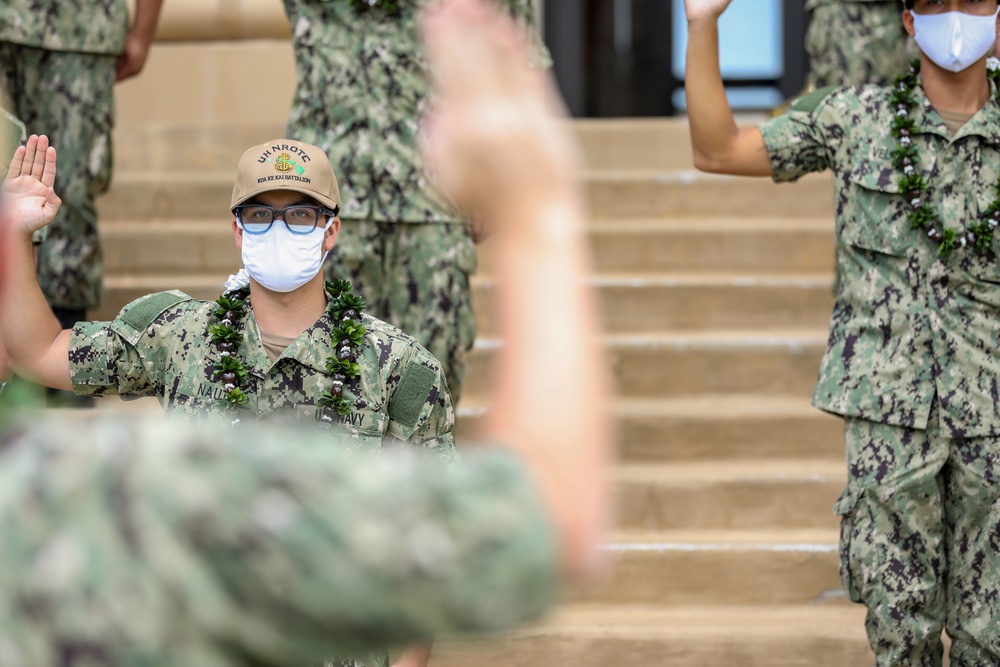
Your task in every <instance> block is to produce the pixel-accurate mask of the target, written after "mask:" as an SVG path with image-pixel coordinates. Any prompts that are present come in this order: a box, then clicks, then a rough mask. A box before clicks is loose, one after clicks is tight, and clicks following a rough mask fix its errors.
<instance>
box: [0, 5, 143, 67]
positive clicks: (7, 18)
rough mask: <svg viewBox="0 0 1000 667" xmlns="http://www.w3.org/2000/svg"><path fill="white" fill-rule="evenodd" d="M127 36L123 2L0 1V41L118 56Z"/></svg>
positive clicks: (126, 15) (125, 10) (56, 49)
mask: <svg viewBox="0 0 1000 667" xmlns="http://www.w3.org/2000/svg"><path fill="white" fill-rule="evenodd" d="M127 33H128V8H127V7H126V5H125V0H0V42H13V43H14V44H23V45H25V46H35V47H38V48H43V49H49V50H50V51H77V52H82V53H104V54H108V55H118V54H119V53H121V52H122V49H123V48H124V46H125V35H126V34H127Z"/></svg>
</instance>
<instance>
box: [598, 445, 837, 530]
mask: <svg viewBox="0 0 1000 667" xmlns="http://www.w3.org/2000/svg"><path fill="white" fill-rule="evenodd" d="M846 478H847V474H846V470H845V465H844V463H843V462H842V461H840V460H837V459H831V460H829V461H821V460H813V461H809V460H806V461H801V460H792V461H781V460H774V459H769V460H764V461H753V460H738V459H737V460H733V461H726V462H718V461H692V462H684V463H677V462H674V463H669V464H651V463H625V464H621V465H619V466H618V469H617V470H616V471H615V477H614V479H615V481H616V488H617V507H618V521H617V524H618V525H619V526H621V527H624V528H641V529H645V530H672V529H694V528H712V529H737V528H740V529H750V528H754V529H763V528H767V527H772V528H779V529H781V528H789V529H791V528H803V529H805V528H817V529H821V528H827V529H831V530H832V529H835V528H836V527H837V522H836V519H835V517H834V515H833V513H832V511H831V509H830V508H831V507H832V506H833V502H834V501H835V500H836V499H837V496H838V495H839V494H840V491H841V489H843V487H844V484H845V482H846Z"/></svg>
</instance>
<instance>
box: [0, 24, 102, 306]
mask: <svg viewBox="0 0 1000 667" xmlns="http://www.w3.org/2000/svg"><path fill="white" fill-rule="evenodd" d="M114 81H115V56H111V55H97V54H89V53H68V52H60V51H49V50H46V49H38V48H33V47H28V46H21V45H19V44H11V43H8V42H0V87H2V88H4V89H5V90H6V91H7V94H8V96H9V99H10V103H11V106H12V109H11V110H12V111H13V113H14V114H15V115H16V116H18V117H19V118H20V119H21V120H22V121H24V124H25V126H26V127H27V130H28V133H29V134H46V135H48V137H49V139H50V140H51V143H52V145H53V146H55V147H56V150H57V151H58V154H59V172H58V175H57V176H56V184H55V190H56V193H57V194H58V195H59V196H60V197H61V198H62V202H63V203H62V207H61V208H60V209H59V214H58V215H57V216H56V219H55V220H54V221H53V222H52V224H51V225H49V227H48V230H49V231H48V235H47V237H46V238H45V241H44V242H43V243H42V244H41V246H40V247H39V252H38V282H39V283H40V284H41V286H42V291H43V292H44V293H45V296H46V298H47V299H48V302H49V304H50V305H52V306H53V307H58V308H66V309H70V310H86V309H88V308H96V307H97V306H98V305H99V304H100V301H101V290H102V285H101V274H102V268H103V258H102V255H101V246H100V242H99V239H98V235H97V207H96V205H95V203H94V200H95V198H96V197H97V195H99V194H100V193H102V192H104V191H105V190H107V188H108V185H109V183H110V180H111V128H112V125H113V123H114V97H113V88H114Z"/></svg>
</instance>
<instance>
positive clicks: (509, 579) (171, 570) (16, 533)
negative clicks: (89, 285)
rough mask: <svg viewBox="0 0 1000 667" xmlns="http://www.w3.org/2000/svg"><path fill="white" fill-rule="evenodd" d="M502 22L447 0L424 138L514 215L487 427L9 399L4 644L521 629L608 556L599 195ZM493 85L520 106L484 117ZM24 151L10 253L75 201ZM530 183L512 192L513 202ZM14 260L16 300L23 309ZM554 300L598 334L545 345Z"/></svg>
mask: <svg viewBox="0 0 1000 667" xmlns="http://www.w3.org/2000/svg"><path fill="white" fill-rule="evenodd" d="M505 23H506V22H505V21H503V20H502V19H501V18H500V17H497V16H495V15H491V13H490V12H489V11H488V8H487V7H484V6H482V5H481V3H477V2H474V1H473V0H445V1H444V2H443V3H442V10H441V11H440V12H438V13H437V14H436V15H435V16H433V17H431V19H430V20H429V21H428V32H429V35H428V39H429V40H431V57H432V59H433V61H434V62H435V63H438V64H439V65H440V67H441V73H442V77H441V85H442V107H441V109H439V111H438V113H440V114H441V117H442V120H443V121H444V123H443V125H442V128H445V129H444V130H443V132H442V134H441V135H439V136H441V137H442V138H443V140H444V141H443V144H442V145H441V146H440V147H439V149H438V151H437V152H436V153H435V154H433V155H431V156H430V163H431V164H433V165H437V166H438V167H439V168H440V169H441V170H442V172H443V174H444V175H445V178H444V182H445V183H446V184H447V187H448V191H449V192H451V193H452V194H453V195H454V196H455V197H456V199H457V200H458V201H461V202H463V203H465V204H468V205H474V206H476V207H477V210H481V211H483V215H484V218H485V219H486V220H487V221H489V222H491V223H493V224H496V225H497V230H498V239H497V240H498V242H499V250H500V251H501V253H502V256H503V257H504V259H505V260H506V261H505V262H504V263H503V264H502V266H501V267H500V270H501V277H502V278H504V280H503V281H502V283H501V284H500V285H499V287H498V288H499V289H500V290H501V291H502V292H503V294H502V296H503V299H501V301H500V303H501V304H502V306H503V313H502V314H503V315H504V317H503V318H502V320H501V324H502V329H503V330H502V335H503V336H504V338H505V340H506V342H507V348H508V349H509V351H510V354H511V356H510V358H509V360H508V362H509V363H507V364H506V365H505V366H504V367H503V370H502V372H501V376H502V377H501V382H500V383H499V384H498V385H497V387H498V390H497V392H498V393H497V396H496V403H495V406H496V407H495V410H494V412H493V416H494V417H495V419H496V421H495V422H494V424H493V426H492V427H491V428H490V429H489V432H488V433H487V436H488V439H489V440H490V441H491V442H492V443H493V445H492V446H489V447H482V448H478V449H477V450H476V451H473V452H470V453H469V455H468V456H467V457H466V459H465V461H464V463H463V465H461V466H454V467H447V468H444V469H442V468H440V466H438V465H437V464H436V462H435V461H432V460H428V459H427V458H426V457H413V456H410V457H403V456H402V455H401V454H402V453H400V452H394V453H388V454H386V455H385V456H383V457H377V458H372V457H367V456H358V455H357V454H354V453H352V452H351V451H350V450H348V449H345V448H339V447H330V446H329V437H328V436H327V435H326V434H323V433H321V432H319V431H317V430H316V429H303V430H297V429H289V428H287V427H283V428H281V429H280V430H278V431H275V430H272V429H269V428H267V425H264V426H262V427H261V428H255V429H238V430H237V429H232V428H227V427H223V428H218V427H217V426H216V425H213V424H207V425H192V424H186V423H184V422H178V423H176V424H175V425H174V427H173V428H171V429H165V428H163V426H162V423H159V422H158V421H151V420H149V419H148V418H144V417H136V416H134V415H118V416H112V417H111V418H108V416H107V415H104V418H103V419H102V418H94V415H93V413H92V414H91V415H89V416H88V417H82V416H73V417H67V416H60V415H58V414H55V415H53V414H52V413H49V414H47V415H45V416H44V418H39V417H40V415H37V414H36V413H34V412H32V411H26V410H24V409H23V408H17V409H16V411H13V412H9V413H7V414H6V415H4V416H2V417H0V424H2V425H0V521H2V522H3V525H4V526H6V527H8V528H9V529H8V530H5V531H3V533H2V535H0V562H2V563H3V568H0V662H2V664H3V665H5V667H36V666H37V665H54V664H82V663H84V662H86V663H88V664H89V663H95V664H96V663H101V664H110V665H124V664H143V665H147V666H149V667H160V666H164V667H165V666H166V665H192V666H194V665H198V666H202V667H238V666H243V665H247V664H260V665H262V664H269V665H275V666H276V667H277V666H279V665H280V666H288V667H293V666H301V665H305V664H310V663H311V662H313V661H315V660H316V659H317V658H318V657H319V656H323V655H328V654H330V653H344V652H351V651H363V650H366V649H368V648H370V647H371V646H373V645H375V646H377V645H385V644H400V643H405V642H410V641H413V640H414V639H418V638H421V637H425V636H429V635H433V634H448V633H462V634H467V633H477V632H495V631H498V630H502V629H506V628H510V627H511V626H513V625H515V624H518V623H522V622H525V621H528V620H531V619H534V618H536V617H537V616H538V615H539V614H541V613H542V612H543V611H544V610H545V609H546V608H547V607H548V606H550V605H551V603H552V601H553V600H554V593H555V591H556V590H557V587H558V584H559V583H560V580H570V579H574V578H579V577H582V576H584V575H586V574H587V573H590V572H592V570H593V567H594V565H595V563H596V560H595V559H596V557H597V556H598V555H599V554H600V551H599V550H598V548H597V545H598V543H599V537H600V534H601V531H602V527H603V525H604V523H605V519H604V517H605V516H606V515H607V506H606V505H607V502H608V499H609V495H610V494H609V488H610V487H609V485H608V465H607V461H608V458H609V455H610V453H611V451H612V447H611V438H610V436H609V427H610V424H609V417H608V396H607V393H606V387H607V373H608V371H607V368H606V367H605V365H604V363H603V359H602V357H601V355H600V354H599V349H600V347H599V344H598V341H597V336H598V333H597V331H598V327H597V325H596V322H595V321H594V318H593V313H594V306H593V303H592V300H593V295H592V294H590V293H589V292H588V291H586V289H585V288H584V287H583V280H582V277H583V267H584V266H586V258H585V254H586V247H585V245H584V244H583V243H582V242H581V241H580V237H581V236H582V233H581V232H582V229H583V226H584V218H583V216H582V214H581V210H582V205H581V199H582V197H581V193H580V192H579V189H578V187H577V186H576V184H575V183H574V181H573V175H574V172H575V168H576V165H575V163H574V160H573V151H572V150H571V149H570V148H569V139H570V137H569V135H568V133H567V132H566V131H565V128H564V127H562V126H561V124H560V123H558V122H557V121H558V120H559V118H556V117H552V116H549V115H547V114H546V113H545V110H546V101H547V98H543V97H542V95H543V94H548V95H554V94H555V93H554V87H553V86H552V85H551V83H549V85H547V86H545V87H544V88H543V87H541V86H538V81H537V78H536V77H534V76H527V74H526V73H525V72H524V70H523V69H522V68H521V67H519V66H518V64H519V63H520V62H521V60H522V57H521V56H522V53H521V52H520V50H519V49H518V48H517V47H516V45H515V44H514V43H513V42H512V40H511V38H510V35H511V31H512V29H511V28H510V27H509V26H507V25H505ZM459 62H461V63H462V65H466V64H470V65H472V70H469V69H466V68H464V67H461V66H458V63H459ZM458 91H463V92H462V94H456V93H457V92H458ZM483 104H485V105H488V106H489V107H490V108H494V109H500V110H505V111H506V113H502V114H501V115H500V116H499V117H498V118H496V119H493V120H491V121H489V122H486V123H484V122H483V120H482V118H481V114H479V113H478V109H481V108H482V106H481V105H483ZM512 117H516V118H517V119H518V123H517V127H516V128H515V127H513V126H511V125H509V123H508V122H507V121H505V120H503V119H504V118H512ZM35 146H36V147H37V144H35ZM20 156H21V158H22V159H23V158H24V157H26V151H25V149H21V152H20ZM482 156H487V157H486V159H485V160H482ZM523 159H527V160H528V163H527V164H525V165H524V166H523V168H517V169H516V171H515V172H513V173H512V172H511V169H514V168H516V167H518V166H519V164H518V163H519V161H521V160H523ZM15 160H17V156H15ZM29 164H30V165H31V166H30V168H26V169H24V170H23V171H24V173H22V175H21V176H19V177H17V178H16V179H12V180H8V181H7V182H6V183H5V184H4V194H3V196H2V198H0V266H11V264H14V265H15V268H16V269H17V270H19V271H24V270H25V269H26V267H25V266H23V265H18V262H19V260H18V258H17V255H19V254H21V253H20V252H16V253H14V256H13V257H10V258H8V257H7V252H6V251H7V250H12V248H10V243H8V242H7V241H10V242H14V243H18V244H23V243H24V242H25V239H24V238H22V237H23V236H24V234H25V233H27V232H30V230H31V229H32V228H34V227H36V226H38V225H40V224H44V222H45V220H46V219H51V216H52V214H53V213H54V211H55V209H56V208H57V207H58V198H57V197H56V196H55V194H54V192H53V191H52V189H51V186H52V183H53V180H54V174H53V170H54V167H55V155H54V152H53V151H51V150H50V151H48V152H47V153H46V156H45V160H39V161H38V162H34V161H29ZM472 164H476V165H477V169H475V170H473V169H470V167H471V165H472ZM22 166H23V163H21V164H19V165H18V169H21V167H22ZM501 177H502V178H501ZM515 195H516V196H517V197H516V198H517V200H518V206H519V208H518V211H519V215H517V216H507V215H506V213H505V212H506V211H509V210H510V209H509V208H508V207H509V202H510V201H512V200H514V199H515ZM8 222H9V223H10V224H8ZM15 230H16V234H15V233H14V231H15ZM8 232H10V234H8ZM8 236H9V237H10V238H9V239H8V238H7V237H8ZM539 253H540V254H541V256H542V257H551V258H552V259H551V261H549V262H538V261H537V260H538V255H539ZM5 275H6V274H5V273H4V272H0V322H2V321H6V319H7V318H9V317H12V316H14V317H18V318H20V317H21V316H22V313H21V311H20V303H19V302H18V301H17V299H18V298H19V297H18V292H12V291H11V290H9V289H4V287H5V286H6V285H5V280H4V278H5ZM11 299H14V300H11ZM558 324H563V325H565V324H569V325H572V327H573V328H574V329H575V330H578V331H579V332H580V335H579V336H576V337H574V338H573V340H569V341H560V342H559V343H558V346H559V354H553V349H552V345H553V344H554V343H553V342H552V341H551V339H546V338H542V339H540V340H539V339H537V338H536V332H537V328H538V327H539V326H542V327H550V326H556V325H558ZM532 374H540V377H539V381H538V382H530V383H527V384H524V383H519V382H512V381H511V380H512V379H515V378H517V377H525V376H529V375H532ZM11 415H16V416H18V417H19V418H20V419H19V421H17V422H15V421H12V420H11Z"/></svg>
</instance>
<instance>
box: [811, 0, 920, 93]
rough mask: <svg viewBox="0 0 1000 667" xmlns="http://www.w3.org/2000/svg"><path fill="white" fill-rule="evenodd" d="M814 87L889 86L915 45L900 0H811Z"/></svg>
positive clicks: (908, 58)
mask: <svg viewBox="0 0 1000 667" xmlns="http://www.w3.org/2000/svg"><path fill="white" fill-rule="evenodd" d="M806 10H807V11H808V12H809V29H808V30H807V31H806V52H807V53H808V54H809V79H808V83H809V87H810V88H812V89H817V88H826V87H827V86H860V85H863V84H866V83H871V84H874V85H876V86H888V85H889V84H890V83H892V80H893V79H894V78H895V77H896V76H897V75H898V74H899V73H900V72H901V71H902V70H903V68H904V67H905V66H906V64H907V63H908V62H909V60H910V59H911V58H914V57H916V55H917V54H916V51H914V50H913V49H912V48H910V47H909V46H908V39H907V35H906V31H905V30H903V25H902V23H900V20H899V11H900V5H899V2H898V0H806Z"/></svg>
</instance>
